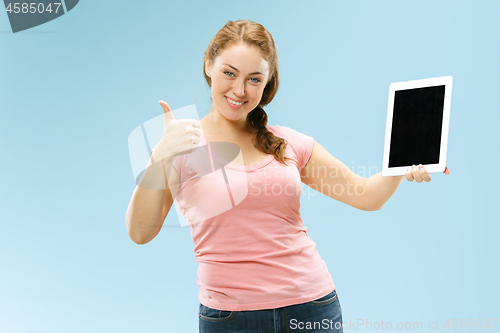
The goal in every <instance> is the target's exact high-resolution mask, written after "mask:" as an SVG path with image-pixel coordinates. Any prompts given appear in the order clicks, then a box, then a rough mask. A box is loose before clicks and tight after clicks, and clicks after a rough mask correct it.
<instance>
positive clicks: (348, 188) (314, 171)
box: [300, 141, 450, 211]
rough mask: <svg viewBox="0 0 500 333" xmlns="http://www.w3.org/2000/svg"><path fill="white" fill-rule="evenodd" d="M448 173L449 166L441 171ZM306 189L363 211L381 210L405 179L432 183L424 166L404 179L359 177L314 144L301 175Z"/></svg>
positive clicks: (395, 177) (407, 172) (396, 177)
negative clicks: (308, 188)
mask: <svg viewBox="0 0 500 333" xmlns="http://www.w3.org/2000/svg"><path fill="white" fill-rule="evenodd" d="M443 173H445V174H447V175H448V174H450V169H448V167H446V168H445V170H444V171H443ZM300 176H301V178H302V182H303V183H304V184H306V185H307V186H309V187H311V188H313V189H315V190H317V191H319V192H321V193H323V194H325V195H327V196H329V197H330V198H333V199H336V200H338V201H340V202H343V203H345V204H347V205H349V206H352V207H355V208H358V209H360V210H365V211H374V210H380V209H382V207H383V206H384V205H385V203H386V202H387V201H388V200H389V199H390V198H391V197H392V195H393V194H394V193H395V192H396V190H397V189H398V187H399V185H401V183H402V182H403V180H404V178H406V179H407V180H408V181H410V182H411V181H413V180H416V181H417V183H421V182H422V181H426V182H429V181H430V180H431V178H430V175H429V173H428V172H427V170H426V169H425V167H422V166H421V167H420V168H419V167H418V166H417V167H415V166H413V168H408V170H407V171H406V174H405V176H390V177H384V176H382V173H381V172H379V173H377V174H375V175H373V176H371V177H370V178H365V177H361V176H359V175H357V174H355V173H354V172H353V171H351V170H350V169H349V168H348V167H347V166H346V165H345V164H344V163H342V162H341V161H339V160H338V159H336V158H335V157H333V156H332V155H331V154H330V153H329V152H328V151H327V150H326V149H325V148H324V147H323V146H321V145H320V144H319V143H317V142H316V141H314V145H313V151H312V153H311V158H310V159H309V161H308V162H307V164H306V166H305V167H304V168H303V169H302V171H301V172H300Z"/></svg>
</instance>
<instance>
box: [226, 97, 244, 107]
mask: <svg viewBox="0 0 500 333" xmlns="http://www.w3.org/2000/svg"><path fill="white" fill-rule="evenodd" d="M224 97H226V99H227V100H228V101H229V103H231V104H233V105H237V106H239V105H243V104H245V103H246V102H247V101H244V102H236V101H233V100H232V99H231V98H229V97H227V96H224Z"/></svg>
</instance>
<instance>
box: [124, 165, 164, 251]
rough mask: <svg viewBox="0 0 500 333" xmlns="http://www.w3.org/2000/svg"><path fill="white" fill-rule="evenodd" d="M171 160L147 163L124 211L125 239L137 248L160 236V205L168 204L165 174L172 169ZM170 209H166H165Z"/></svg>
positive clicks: (161, 222) (161, 213) (161, 212)
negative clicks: (131, 241)
mask: <svg viewBox="0 0 500 333" xmlns="http://www.w3.org/2000/svg"><path fill="white" fill-rule="evenodd" d="M172 163H173V162H172V160H171V159H164V160H163V161H160V162H157V163H154V164H153V165H151V163H148V166H147V167H146V169H145V170H144V173H143V174H142V177H141V179H140V180H139V181H138V184H137V187H136V189H135V191H134V193H133V195H132V199H131V200H130V204H129V206H128V208H127V214H126V226H127V230H128V234H129V237H130V238H131V239H132V240H133V241H134V242H136V243H138V244H144V243H147V242H149V241H151V239H153V238H154V237H156V235H157V234H158V233H159V232H160V230H161V227H162V225H163V221H162V220H161V218H162V215H163V209H164V206H165V205H164V202H165V201H167V202H169V203H170V202H171V201H172V199H171V197H168V198H165V196H171V194H170V190H169V187H168V186H166V184H167V183H166V180H165V179H166V178H165V174H166V172H167V170H170V169H171V167H172ZM169 208H170V207H169Z"/></svg>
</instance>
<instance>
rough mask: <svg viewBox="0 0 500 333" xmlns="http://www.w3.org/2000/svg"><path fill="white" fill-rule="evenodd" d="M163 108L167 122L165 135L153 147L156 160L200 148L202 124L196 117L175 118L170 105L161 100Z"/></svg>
mask: <svg viewBox="0 0 500 333" xmlns="http://www.w3.org/2000/svg"><path fill="white" fill-rule="evenodd" d="M159 103H160V105H161V107H162V108H163V115H164V118H165V123H164V127H163V135H162V137H161V139H160V141H159V142H158V144H157V145H156V146H155V147H154V148H153V157H154V160H156V161H158V160H162V159H164V158H167V157H172V158H173V157H175V156H178V155H185V154H189V153H192V152H193V151H195V150H196V149H198V143H199V142H200V140H201V139H200V136H201V134H202V132H201V124H200V122H199V121H198V120H196V119H179V120H176V119H174V116H173V115H172V111H171V110H170V106H169V105H168V104H167V103H166V102H165V101H163V100H160V102H159Z"/></svg>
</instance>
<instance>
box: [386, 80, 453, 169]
mask: <svg viewBox="0 0 500 333" xmlns="http://www.w3.org/2000/svg"><path fill="white" fill-rule="evenodd" d="M444 92H445V86H444V85H442V86H434V87H425V88H415V89H407V90H398V91H396V92H395V96H394V111H393V117H392V130H391V149H390V152H389V167H403V166H409V165H413V164H415V165H418V164H437V163H439V152H440V149H441V130H442V125H443V124H442V123H443V107H444Z"/></svg>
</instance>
